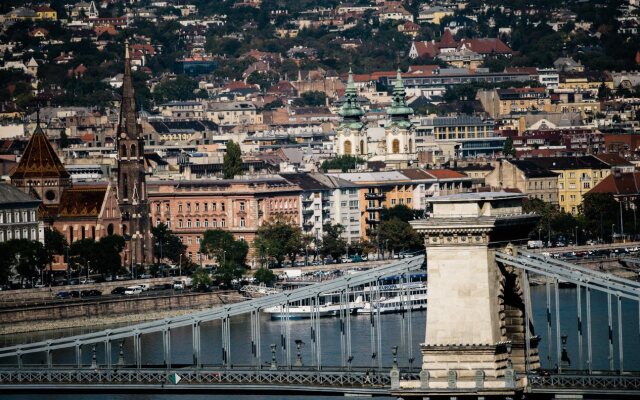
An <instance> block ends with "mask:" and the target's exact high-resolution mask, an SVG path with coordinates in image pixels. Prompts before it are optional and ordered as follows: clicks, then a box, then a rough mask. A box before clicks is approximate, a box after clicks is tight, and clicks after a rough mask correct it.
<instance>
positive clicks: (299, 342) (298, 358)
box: [294, 339, 305, 367]
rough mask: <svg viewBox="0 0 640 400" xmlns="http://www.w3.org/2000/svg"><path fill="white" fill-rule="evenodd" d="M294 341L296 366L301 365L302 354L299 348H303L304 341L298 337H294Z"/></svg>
mask: <svg viewBox="0 0 640 400" xmlns="http://www.w3.org/2000/svg"><path fill="white" fill-rule="evenodd" d="M295 343H296V351H297V353H296V362H295V364H294V365H295V366H296V367H302V354H301V353H300V349H302V348H304V345H305V343H304V342H303V341H302V340H300V339H296V340H295Z"/></svg>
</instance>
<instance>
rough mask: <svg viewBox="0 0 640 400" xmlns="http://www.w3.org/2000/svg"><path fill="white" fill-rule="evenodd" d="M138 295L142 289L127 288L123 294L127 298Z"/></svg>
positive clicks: (137, 287) (138, 287)
mask: <svg viewBox="0 0 640 400" xmlns="http://www.w3.org/2000/svg"><path fill="white" fill-rule="evenodd" d="M140 293H142V288H141V287H140V286H129V287H128V288H126V289H125V291H124V294H125V295H127V296H130V295H134V294H140Z"/></svg>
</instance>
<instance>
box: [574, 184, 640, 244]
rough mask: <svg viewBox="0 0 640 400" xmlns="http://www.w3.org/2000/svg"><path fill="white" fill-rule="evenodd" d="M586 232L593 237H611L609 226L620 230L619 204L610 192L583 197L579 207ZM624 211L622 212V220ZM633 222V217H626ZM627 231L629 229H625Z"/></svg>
mask: <svg viewBox="0 0 640 400" xmlns="http://www.w3.org/2000/svg"><path fill="white" fill-rule="evenodd" d="M579 212H580V215H581V216H582V217H583V218H584V225H585V231H586V233H587V234H588V235H589V236H591V237H593V238H601V239H603V240H604V239H605V238H607V239H611V233H612V232H611V231H612V230H611V227H612V225H615V226H616V227H617V229H616V231H618V232H619V231H620V204H619V203H618V202H617V201H616V199H615V198H614V197H613V194H611V193H591V194H586V195H584V197H583V200H582V204H581V205H580V207H579ZM624 220H625V218H624V213H623V221H624ZM628 220H629V222H633V218H630V219H628ZM625 231H627V232H629V230H627V229H625Z"/></svg>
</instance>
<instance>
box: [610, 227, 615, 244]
mask: <svg viewBox="0 0 640 400" xmlns="http://www.w3.org/2000/svg"><path fill="white" fill-rule="evenodd" d="M615 227H616V224H611V243H613V237H614V235H615V233H614V230H613V228H615Z"/></svg>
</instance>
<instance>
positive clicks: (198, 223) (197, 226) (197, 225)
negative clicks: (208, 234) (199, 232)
mask: <svg viewBox="0 0 640 400" xmlns="http://www.w3.org/2000/svg"><path fill="white" fill-rule="evenodd" d="M196 228H200V220H199V219H197V220H196Z"/></svg>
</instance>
